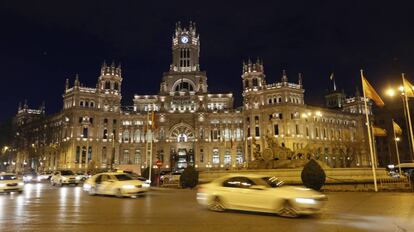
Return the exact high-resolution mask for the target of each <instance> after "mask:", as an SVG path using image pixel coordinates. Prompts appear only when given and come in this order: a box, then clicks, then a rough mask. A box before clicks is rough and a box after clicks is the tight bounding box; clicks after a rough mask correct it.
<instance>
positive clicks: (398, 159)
mask: <svg viewBox="0 0 414 232" xmlns="http://www.w3.org/2000/svg"><path fill="white" fill-rule="evenodd" d="M391 120H392V131H393V132H394V143H395V151H396V153H397V163H398V171H399V174H400V176H401V174H402V172H401V165H400V152H399V151H398V143H397V136H396V134H395V127H394V123H395V122H394V119H391Z"/></svg>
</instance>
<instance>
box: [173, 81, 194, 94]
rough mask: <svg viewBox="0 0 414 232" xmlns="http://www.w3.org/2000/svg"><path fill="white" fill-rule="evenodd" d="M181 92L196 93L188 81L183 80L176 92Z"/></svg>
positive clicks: (176, 87) (177, 86)
mask: <svg viewBox="0 0 414 232" xmlns="http://www.w3.org/2000/svg"><path fill="white" fill-rule="evenodd" d="M180 91H184V92H187V91H194V86H193V85H192V84H191V83H190V82H188V81H184V80H181V82H179V83H178V84H177V85H176V86H175V92H180Z"/></svg>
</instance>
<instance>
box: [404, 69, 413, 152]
mask: <svg viewBox="0 0 414 232" xmlns="http://www.w3.org/2000/svg"><path fill="white" fill-rule="evenodd" d="M401 76H402V80H403V86H404V83H405V81H404V80H405V77H404V73H402V74H401ZM404 99H405V108H406V110H407V119H408V129H409V131H410V140H411V148H412V151H413V153H414V138H413V127H412V124H411V114H410V107H409V105H408V97H407V94H406V93H405V86H404ZM413 153H411V160H414V157H413Z"/></svg>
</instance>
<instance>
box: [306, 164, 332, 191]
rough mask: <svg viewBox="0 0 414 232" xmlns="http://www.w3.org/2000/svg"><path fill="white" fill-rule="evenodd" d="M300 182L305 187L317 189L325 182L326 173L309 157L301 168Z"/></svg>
mask: <svg viewBox="0 0 414 232" xmlns="http://www.w3.org/2000/svg"><path fill="white" fill-rule="evenodd" d="M301 177H302V182H303V184H304V185H305V187H307V188H311V189H314V190H317V191H319V190H320V189H321V188H322V186H323V185H324V184H325V180H326V175H325V171H324V170H323V169H322V168H321V166H320V165H319V164H318V163H317V162H316V161H315V160H314V159H311V160H310V161H309V162H308V163H307V164H306V165H305V166H304V167H303V170H302V174H301Z"/></svg>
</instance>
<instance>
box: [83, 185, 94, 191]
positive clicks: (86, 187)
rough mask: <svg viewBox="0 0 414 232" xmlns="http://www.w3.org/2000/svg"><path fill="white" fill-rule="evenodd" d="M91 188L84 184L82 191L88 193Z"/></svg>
mask: <svg viewBox="0 0 414 232" xmlns="http://www.w3.org/2000/svg"><path fill="white" fill-rule="evenodd" d="M91 187H92V186H91V185H90V184H84V185H83V189H84V190H87V191H88V190H90V189H91Z"/></svg>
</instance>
